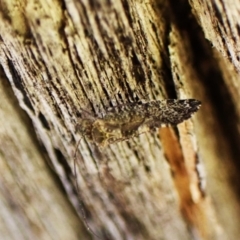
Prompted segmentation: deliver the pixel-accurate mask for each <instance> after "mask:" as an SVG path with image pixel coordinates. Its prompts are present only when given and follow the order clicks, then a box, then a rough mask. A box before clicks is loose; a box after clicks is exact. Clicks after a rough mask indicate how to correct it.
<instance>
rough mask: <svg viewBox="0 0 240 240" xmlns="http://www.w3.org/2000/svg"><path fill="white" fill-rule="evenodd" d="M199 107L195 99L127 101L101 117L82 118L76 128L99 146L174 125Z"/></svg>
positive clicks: (187, 117) (199, 103)
mask: <svg viewBox="0 0 240 240" xmlns="http://www.w3.org/2000/svg"><path fill="white" fill-rule="evenodd" d="M200 106H201V102H200V101H198V100H195V99H180V100H179V99H166V100H162V101H150V102H146V103H140V102H136V103H134V102H133V103H128V104H125V105H121V106H117V107H114V108H112V109H110V110H108V111H107V112H106V113H105V114H104V115H103V116H102V117H99V118H95V119H93V118H92V117H91V118H84V119H82V120H81V121H80V122H79V130H80V132H81V133H82V135H83V136H85V137H86V138H87V139H88V140H90V141H91V142H94V143H95V144H97V145H98V146H99V147H105V146H107V145H108V144H111V143H114V142H118V141H124V140H127V139H129V138H131V137H133V136H136V135H139V134H141V133H143V132H146V131H147V130H149V129H153V128H159V127H162V126H166V125H173V126H174V125H177V124H179V123H181V122H183V121H184V120H187V119H189V118H190V117H191V116H192V114H193V113H195V112H196V111H197V110H198V109H199V108H200Z"/></svg>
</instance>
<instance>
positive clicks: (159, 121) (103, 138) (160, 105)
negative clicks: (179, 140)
mask: <svg viewBox="0 0 240 240" xmlns="http://www.w3.org/2000/svg"><path fill="white" fill-rule="evenodd" d="M200 106H201V102H200V101H198V100H195V99H182V100H179V99H166V100H162V101H150V102H146V103H141V102H132V103H128V104H125V105H120V106H116V107H113V108H111V109H108V111H106V113H105V114H104V115H103V116H101V117H97V118H96V117H93V116H91V115H89V114H88V115H89V116H87V117H84V118H82V119H81V120H80V121H79V123H78V126H77V128H78V130H79V131H80V133H81V134H82V136H84V137H86V138H87V139H88V140H89V141H90V142H93V143H95V144H96V145H97V146H98V147H100V148H104V147H106V146H107V145H109V144H112V143H114V142H119V141H124V140H127V139H129V138H132V137H134V136H137V135H139V134H141V133H144V132H146V131H148V130H151V129H155V128H159V127H163V126H167V125H172V126H174V125H177V124H179V123H181V122H183V121H184V120H187V119H189V118H190V117H191V116H192V114H193V113H195V112H197V111H198V109H199V108H200ZM79 144H80V140H79V141H78V143H77V146H76V149H75V154H74V175H75V180H76V186H77V191H78V192H79V188H78V184H77V172H76V164H75V163H76V157H77V156H76V155H77V149H78V146H79ZM80 207H81V211H82V215H83V221H84V223H85V225H86V227H87V229H88V231H90V232H91V233H92V234H93V235H95V236H96V237H98V238H99V239H102V238H101V237H100V236H98V235H97V234H95V233H94V232H93V231H92V230H91V228H90V226H89V225H88V223H87V218H86V215H85V211H84V209H83V207H82V204H81V203H80Z"/></svg>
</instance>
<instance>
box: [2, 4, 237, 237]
mask: <svg viewBox="0 0 240 240" xmlns="http://www.w3.org/2000/svg"><path fill="white" fill-rule="evenodd" d="M213 3H214V2H212V3H211V4H213ZM61 4H62V5H60V2H55V1H44V0H42V1H39V2H35V1H27V2H26V3H23V2H21V1H8V0H2V1H1V11H0V36H1V42H0V64H1V66H2V68H3V71H4V73H5V75H6V77H7V79H8V81H9V82H10V84H11V87H12V89H13V93H14V95H15V96H16V97H17V100H18V103H17V102H16V103H15V104H12V105H16V104H19V105H20V106H21V108H22V109H24V110H25V112H26V113H27V115H28V116H29V117H30V119H31V121H32V123H33V125H34V129H35V131H36V133H37V136H38V138H39V140H40V142H41V143H42V145H43V146H44V148H45V149H46V153H47V155H48V157H49V159H50V161H51V165H52V167H51V168H53V169H54V171H55V172H56V173H57V175H58V176H59V180H61V182H62V185H63V187H64V189H65V191H66V194H67V197H68V199H69V200H70V202H71V203H72V205H73V206H74V208H75V210H76V212H77V213H78V215H79V216H80V217H81V219H82V220H83V219H85V223H86V222H87V224H88V225H89V226H90V228H91V230H92V231H93V232H94V233H95V234H96V235H98V236H100V237H101V238H102V239H149V240H151V239H165V240H167V239H184V240H186V239H223V240H224V239H238V238H239V237H240V232H239V226H238V225H239V223H238V222H239V217H238V216H240V215H239V210H238V208H239V204H238V195H237V194H236V193H237V190H238V188H237V186H235V185H238V183H239V177H238V170H237V169H236V167H235V166H236V165H235V163H234V161H236V160H237V158H238V156H239V155H238V152H239V150H236V147H235V146H232V145H233V144H236V143H237V142H238V140H239V129H238V124H237V123H238V122H239V116H240V114H239V113H240V111H239V105H238V103H237V99H239V98H238V97H239V96H238V94H239V92H240V91H239V87H238V86H239V85H238V83H239V76H238V74H237V73H236V72H234V69H233V68H232V69H231V66H230V63H227V61H225V60H226V59H223V58H222V57H221V55H220V54H218V58H214V57H213V55H217V53H215V52H214V50H213V49H211V47H210V46H209V43H208V42H207V41H206V39H205V38H204V35H203V33H202V32H201V31H200V28H199V26H198V25H197V21H196V19H195V18H197V19H200V21H199V22H200V24H201V27H202V29H203V31H204V33H205V35H206V37H207V38H208V39H209V40H210V41H211V42H212V43H213V45H214V46H216V48H217V50H220V47H219V46H220V45H217V44H216V41H215V40H214V38H211V36H213V33H212V32H211V31H215V30H216V28H215V27H214V26H213V25H214V23H215V22H214V21H212V22H211V21H209V22H208V23H206V19H207V17H208V16H212V14H213V13H212V12H209V11H210V10H209V9H212V8H206V6H207V3H205V2H200V1H198V2H197V1H192V2H191V5H192V9H190V5H188V4H187V3H182V4H181V9H180V10H179V8H178V7H177V6H176V5H175V3H173V2H168V1H158V2H152V1H118V0H117V1H112V2H111V1H103V0H99V1H97V0H96V1H78V0H76V1H75V0H73V1H65V2H63V3H61ZM209 4H210V3H209ZM217 4H218V3H217ZM177 5H178V6H179V4H177ZM212 6H213V5H212ZM228 9H231V8H230V7H229V8H228ZM191 10H194V14H191ZM204 10H205V12H207V13H208V14H207V15H202V13H204ZM226 12H227V13H228V15H227V17H228V18H231V17H230V16H231V11H230V12H229V11H226ZM186 13H187V14H186ZM220 13H221V14H220V15H221V16H224V12H221V11H220ZM232 13H233V12H232ZM215 14H216V12H215ZM215 17H216V18H217V17H219V16H218V15H216V16H215ZM204 18H206V19H204ZM202 19H204V21H203V20H202ZM231 19H232V18H231ZM221 23H222V22H221ZM208 24H212V25H208ZM223 24H225V19H224V22H223ZM209 26H211V28H210V27H209ZM232 26H234V25H232ZM235 30H236V29H235ZM214 34H215V36H217V39H219V38H220V37H222V36H221V34H222V33H221V32H214ZM217 34H219V35H217ZM227 36H228V35H227V34H226V36H225V37H224V38H225V39H226V37H227ZM228 37H229V38H230V37H232V36H228ZM230 42H231V43H232V41H230ZM234 44H235V45H234V51H235V53H234V54H236V52H237V42H236V43H235V42H234ZM226 46H228V45H227V44H226ZM226 46H225V47H226ZM225 50H226V49H225ZM229 51H230V50H229ZM220 52H221V53H222V52H223V51H220ZM232 52H233V50H231V53H232ZM231 56H235V55H231ZM231 59H234V61H233V60H232V62H233V65H234V66H235V67H236V68H237V69H238V62H237V58H235V57H232V58H231ZM229 76H234V78H232V81H230V80H229ZM219 79H220V80H219ZM223 83H224V87H223V86H222V84H223ZM236 83H237V84H236ZM1 89H2V94H4V93H5V91H7V90H6V86H3V85H2V88H1ZM13 93H7V94H8V95H7V96H8V97H6V103H4V104H2V105H0V106H1V111H2V116H4V117H2V118H1V126H2V128H1V129H3V130H4V129H5V130H6V129H11V132H8V131H5V132H4V131H3V135H2V136H3V137H2V138H1V139H2V140H1V151H2V153H3V156H4V157H3V158H2V160H1V165H2V168H1V170H2V169H4V171H3V172H2V174H1V176H3V181H6V180H5V179H8V175H10V174H11V173H13V175H14V176H15V174H16V176H18V177H17V178H16V179H15V180H14V181H6V182H7V184H6V185H2V186H5V190H4V191H5V192H6V191H7V192H9V193H10V196H16V199H17V200H19V201H17V202H14V204H15V205H19V204H20V205H22V204H23V203H22V202H23V200H24V198H23V200H22V199H21V196H22V195H24V196H27V193H28V191H29V192H30V193H29V198H31V199H34V201H33V200H31V202H30V201H29V205H28V207H29V208H28V209H29V212H28V211H24V213H21V214H22V215H21V217H23V218H24V219H25V221H26V222H28V221H29V222H30V220H31V219H32V215H31V211H34V209H36V212H39V215H40V213H41V211H40V209H43V208H45V207H46V206H50V210H49V218H50V217H52V218H50V219H54V218H57V219H56V220H51V221H52V222H54V224H53V226H51V227H52V229H51V230H52V231H50V230H49V229H46V231H44V228H43V227H42V228H40V227H38V228H40V230H39V231H40V232H41V234H39V235H36V230H35V228H34V227H35V225H37V226H38V225H39V224H40V223H35V222H34V223H35V224H34V226H31V227H29V226H26V225H23V226H22V227H19V228H17V229H18V232H19V234H17V236H18V237H19V235H20V234H21V235H22V238H21V237H19V238H18V239H26V238H27V237H28V236H29V234H34V235H33V236H35V237H37V238H38V239H56V238H57V239H77V236H78V237H79V239H82V238H84V239H86V238H87V237H82V238H81V237H80V233H79V232H80V230H79V227H74V228H73V227H72V226H76V225H78V224H79V226H80V223H79V222H78V219H76V216H75V215H74V213H73V212H71V205H70V204H69V206H67V205H66V203H64V201H63V200H62V197H63V196H60V195H59V194H60V193H59V190H58V187H59V186H58V185H57V184H56V185H55V187H53V183H52V180H51V178H50V176H49V175H47V172H48V171H47V169H46V166H45V165H44V166H45V167H44V169H43V167H42V166H43V162H41V161H43V157H42V155H41V154H39V153H38V151H39V150H38V148H37V147H36V146H37V143H36V142H32V143H31V144H30V142H29V140H28V141H24V139H25V137H22V139H23V140H21V141H18V139H19V138H20V137H21V136H18V135H17V132H16V134H15V135H14V133H15V130H14V129H15V128H16V129H19V131H20V130H21V131H23V130H24V131H27V130H25V129H28V126H29V122H28V121H27V118H26V117H25V118H24V120H23V119H22V118H21V119H20V117H18V115H20V116H21V114H22V113H20V111H19V110H13V112H14V111H15V113H12V112H11V113H8V111H4V106H5V105H6V104H9V105H10V104H11V103H12V102H11V99H13V97H14V96H13ZM225 93H228V95H227V96H228V101H229V102H230V103H231V104H227V103H226V95H225ZM2 94H1V95H2ZM164 98H196V99H199V100H201V101H202V103H203V105H202V108H201V110H200V111H199V112H198V113H197V114H196V116H194V117H193V119H191V120H189V121H187V122H184V123H183V124H181V125H179V126H178V127H177V128H174V129H160V130H159V132H158V134H156V133H146V134H141V135H140V136H139V137H136V138H132V139H129V141H127V142H119V143H116V144H112V145H110V146H108V147H106V148H104V149H99V148H98V147H97V146H95V145H94V144H92V143H89V142H88V141H87V139H85V138H84V137H83V136H81V135H80V133H79V131H78V128H77V126H78V123H79V120H80V119H81V118H82V117H83V116H84V114H90V115H91V114H92V116H95V117H97V116H101V115H102V114H103V113H104V112H106V111H107V109H108V107H113V106H117V105H120V104H126V103H128V102H132V101H136V100H138V99H140V100H141V99H144V100H145V101H149V100H155V99H158V100H159V99H164ZM219 103H221V104H219ZM222 106H223V108H224V110H225V111H226V112H224V116H221V107H222ZM233 112H234V114H232V113H233ZM13 114H15V115H14V117H12V115H13ZM5 119H7V120H5ZM225 121H226V122H227V123H226V124H225ZM229 121H231V123H233V124H229V123H228V122H229ZM18 124H21V126H22V127H21V126H20V125H18ZM22 134H23V133H22ZM24 134H26V133H24ZM19 135H21V133H19ZM32 137H33V136H31V134H29V138H32ZM8 139H11V140H10V143H8V142H9V141H8ZM79 139H81V141H80V145H79V148H78V151H77V155H76V160H77V164H76V165H77V168H76V171H77V181H78V186H79V192H77V189H76V186H75V177H74V150H75V147H76V143H77V141H78V140H79ZM11 142H13V143H11ZM6 143H8V144H13V145H12V146H13V147H11V149H12V150H11V151H10V150H9V149H10V148H6V147H5V146H6ZM33 149H34V150H33ZM14 156H17V158H16V157H14ZM33 159H34V160H35V161H36V160H37V159H39V160H38V164H36V165H35V164H34V161H33ZM11 162H12V165H10V163H11ZM16 162H19V163H18V165H20V166H21V167H22V168H23V169H24V170H22V174H23V176H26V179H27V180H25V178H21V177H20V176H19V175H20V172H19V168H17V167H16V166H15V164H16ZM36 162H37V161H36ZM33 164H34V165H33ZM7 166H11V168H9V167H8V168H7ZM30 166H32V167H30ZM204 167H205V168H206V173H207V177H206V176H202V172H204V171H201V168H204ZM29 168H30V169H29ZM5 169H6V170H5ZM27 169H29V171H27ZM31 169H36V170H34V171H37V172H38V171H39V172H40V173H41V175H40V177H39V178H41V179H44V180H42V181H38V177H37V175H36V174H32V171H31ZM40 173H39V174H40ZM204 173H205V172H204ZM44 174H45V175H46V176H45V175H44ZM230 177H231V178H232V179H233V180H234V181H235V183H236V184H235V185H234V184H232V183H231V182H230V181H229V179H230ZM205 181H207V188H205V186H204V182H205ZM28 183H29V184H28ZM31 183H34V186H35V187H36V188H37V190H38V191H36V190H34V191H33V190H32V188H33V187H32V186H31ZM21 184H22V185H21ZM48 184H49V185H50V184H51V185H50V186H51V187H49V186H48ZM15 185H16V186H15ZM18 186H20V187H18ZM21 186H25V188H22V187H21ZM44 186H47V187H46V192H48V194H49V195H48V196H49V198H45V197H43V199H41V200H39V198H40V197H41V196H42V195H41V194H40V190H39V189H42V188H44ZM14 189H17V190H14ZM20 189H22V190H21V191H20ZM34 189H35V188H34ZM49 189H53V190H52V191H51V192H49ZM206 189H207V190H206ZM14 191H16V193H15V192H14ZM32 191H33V192H32ZM13 193H14V194H13ZM62 195H64V193H63V194H62ZM43 196H45V195H43ZM78 196H79V197H80V200H78V199H77V198H78ZM1 198H2V201H1V202H2V203H5V202H7V201H10V200H11V199H12V198H10V199H8V198H7V195H6V194H4V192H3V193H2V195H1ZM36 199H37V200H38V201H39V202H37V200H36ZM212 200H213V202H212ZM226 202H228V204H227V205H226ZM36 203H38V204H36ZM81 203H82V204H83V206H81ZM56 206H59V207H58V209H59V210H58V211H57V213H56V212H55V211H54V207H56ZM61 206H62V208H61ZM83 208H84V209H85V212H86V213H85V214H84V216H82V209H83ZM0 209H1V210H0V215H1V217H2V218H4V216H11V215H13V216H15V213H13V212H12V210H11V209H10V208H9V207H8V206H7V205H6V204H5V205H3V207H2V208H0ZM216 210H217V213H216ZM51 211H52V212H51ZM4 214H5V215H4ZM6 214H7V215H6ZM39 215H38V216H39ZM16 216H18V214H16ZM7 218H8V219H9V217H7ZM36 219H37V218H36ZM11 220H12V222H13V224H10V223H9V224H5V225H2V226H1V228H2V230H3V231H0V232H1V233H0V234H2V232H3V233H4V234H5V235H0V236H1V238H4V239H15V238H16V235H14V234H15V231H14V229H15V228H16V227H15V226H16V225H17V223H18V220H15V218H13V219H11ZM38 220H39V221H41V222H42V225H44V226H47V225H48V224H49V221H50V220H49V219H48V218H46V216H42V215H40V216H39V218H38V219H37V220H35V221H36V222H37V221H38ZM55 221H56V224H55ZM62 222H63V223H64V224H66V228H65V225H64V227H62V226H61V225H60V224H61V223H62ZM55 229H58V231H59V232H57V233H56V235H54V231H55ZM68 234H69V235H68ZM31 236H32V235H30V237H31ZM60 236H61V237H60ZM30 237H29V238H30ZM93 238H96V239H97V237H96V236H95V235H94V234H93ZM27 239H28V238H27Z"/></svg>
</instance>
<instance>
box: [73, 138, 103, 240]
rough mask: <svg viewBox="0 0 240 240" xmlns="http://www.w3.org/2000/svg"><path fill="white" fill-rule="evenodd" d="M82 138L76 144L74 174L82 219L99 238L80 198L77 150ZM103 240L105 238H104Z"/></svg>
mask: <svg viewBox="0 0 240 240" xmlns="http://www.w3.org/2000/svg"><path fill="white" fill-rule="evenodd" d="M81 140H82V138H80V139H79V140H78V142H77V145H76V148H75V152H74V155H73V174H74V179H75V185H76V190H77V195H78V199H79V203H78V204H79V207H80V210H81V215H82V220H83V222H84V225H85V227H86V228H87V230H88V231H89V232H90V233H91V234H92V235H94V236H95V237H97V238H99V239H102V238H101V237H100V236H98V235H97V234H96V233H95V232H94V231H93V230H92V229H91V227H90V226H89V224H88V221H87V217H86V211H85V210H84V208H83V203H82V202H83V201H82V199H81V198H80V189H79V186H78V181H77V167H76V166H77V164H76V163H77V150H78V147H79V145H80V142H81ZM102 240H103V239H102Z"/></svg>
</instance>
